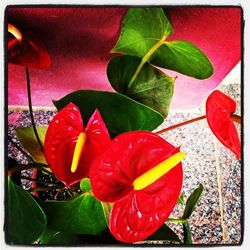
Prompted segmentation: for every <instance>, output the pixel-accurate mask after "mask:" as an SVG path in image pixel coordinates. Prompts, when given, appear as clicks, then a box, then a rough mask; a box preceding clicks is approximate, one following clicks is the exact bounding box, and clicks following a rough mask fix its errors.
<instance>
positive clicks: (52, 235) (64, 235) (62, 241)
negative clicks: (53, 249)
mask: <svg viewBox="0 0 250 250" xmlns="http://www.w3.org/2000/svg"><path fill="white" fill-rule="evenodd" d="M39 241H40V242H41V244H50V245H69V244H70V245H72V244H79V243H80V242H81V241H80V239H79V238H78V237H77V236H76V235H75V234H72V233H69V232H62V231H58V230H53V229H49V228H47V229H46V230H45V231H44V232H43V234H42V235H41V236H40V238H39Z"/></svg>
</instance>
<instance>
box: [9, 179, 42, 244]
mask: <svg viewBox="0 0 250 250" xmlns="http://www.w3.org/2000/svg"><path fill="white" fill-rule="evenodd" d="M46 224H47V220H46V216H45V214H44V212H43V210H42V209H41V207H40V206H39V205H38V203H37V202H36V201H35V200H34V199H33V198H32V196H31V195H30V194H29V193H28V192H27V191H25V190H24V189H22V188H21V187H19V186H17V185H16V184H14V183H13V182H12V181H11V179H10V178H9V179H8V221H7V242H8V243H10V244H31V243H33V242H34V241H36V240H37V239H38V238H39V236H40V235H41V234H42V233H43V231H44V230H45V228H46Z"/></svg>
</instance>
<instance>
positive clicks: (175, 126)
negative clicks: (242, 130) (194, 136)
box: [155, 114, 241, 135]
mask: <svg viewBox="0 0 250 250" xmlns="http://www.w3.org/2000/svg"><path fill="white" fill-rule="evenodd" d="M205 118H206V115H202V116H199V117H196V118H193V119H191V120H188V121H185V122H181V123H178V124H175V125H172V126H170V127H167V128H164V129H162V130H159V131H157V132H155V133H156V134H158V135H159V134H162V133H164V132H167V131H169V130H172V129H175V128H179V127H182V126H184V125H188V124H190V123H193V122H197V121H200V120H203V119H205ZM230 118H231V120H232V121H234V122H236V123H239V124H241V117H240V116H238V115H235V114H231V115H230Z"/></svg>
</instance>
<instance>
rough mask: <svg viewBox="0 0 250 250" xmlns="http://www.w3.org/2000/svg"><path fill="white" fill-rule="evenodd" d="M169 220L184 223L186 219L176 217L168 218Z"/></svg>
mask: <svg viewBox="0 0 250 250" xmlns="http://www.w3.org/2000/svg"><path fill="white" fill-rule="evenodd" d="M167 222H174V223H182V224H183V223H184V222H185V220H183V219H175V218H168V220H167Z"/></svg>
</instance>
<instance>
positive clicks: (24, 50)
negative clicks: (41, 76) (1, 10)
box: [8, 24, 51, 69]
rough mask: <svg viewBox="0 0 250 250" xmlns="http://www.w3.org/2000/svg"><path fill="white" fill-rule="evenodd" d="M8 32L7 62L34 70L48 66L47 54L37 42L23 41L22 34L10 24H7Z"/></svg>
mask: <svg viewBox="0 0 250 250" xmlns="http://www.w3.org/2000/svg"><path fill="white" fill-rule="evenodd" d="M8 32H9V33H10V34H12V38H10V39H9V41H8V62H10V63H14V64H17V65H22V66H25V67H28V68H36V69H44V68H48V67H49V66H50V64H51V59H50V56H49V54H48V53H47V52H46V50H45V49H44V48H43V47H42V46H41V45H40V44H39V43H38V42H37V41H36V42H35V41H31V40H27V39H24V37H23V35H22V33H21V32H20V31H19V30H18V29H17V28H16V27H15V26H14V25H12V24H8Z"/></svg>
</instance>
